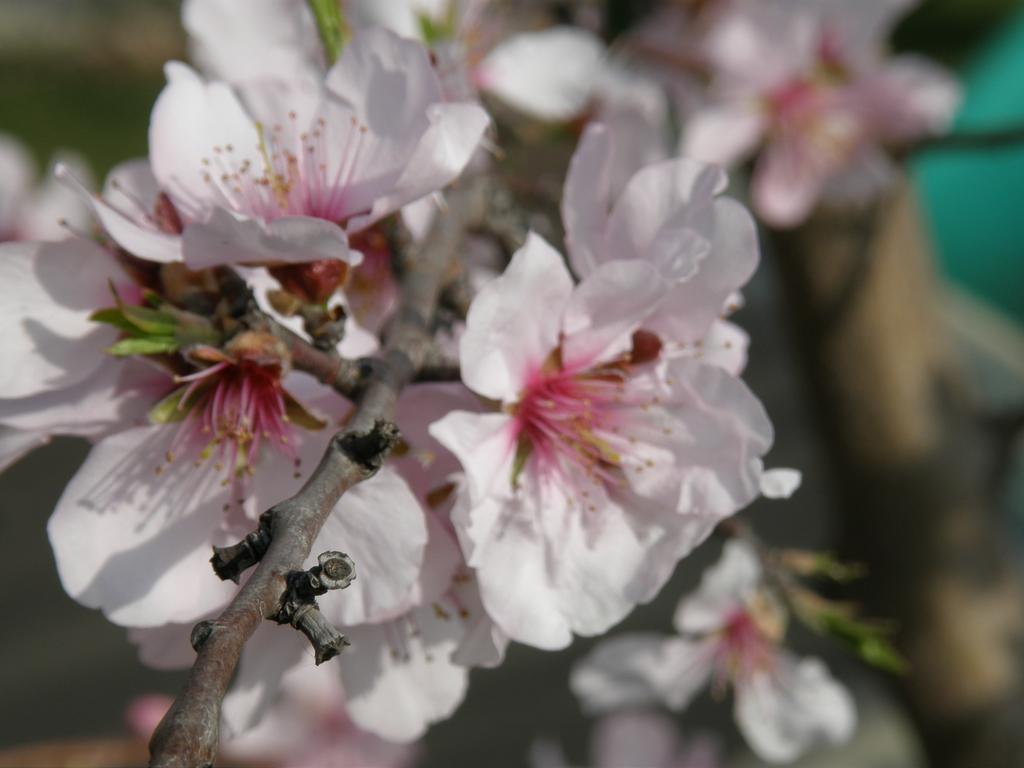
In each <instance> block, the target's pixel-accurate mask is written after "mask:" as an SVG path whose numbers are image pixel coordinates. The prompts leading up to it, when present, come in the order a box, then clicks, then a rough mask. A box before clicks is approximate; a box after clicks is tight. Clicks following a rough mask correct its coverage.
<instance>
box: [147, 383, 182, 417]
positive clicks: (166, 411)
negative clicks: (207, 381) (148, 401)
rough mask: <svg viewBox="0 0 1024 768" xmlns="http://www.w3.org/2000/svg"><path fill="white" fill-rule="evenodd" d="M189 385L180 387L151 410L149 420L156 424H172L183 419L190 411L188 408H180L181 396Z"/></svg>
mask: <svg viewBox="0 0 1024 768" xmlns="http://www.w3.org/2000/svg"><path fill="white" fill-rule="evenodd" d="M187 390H188V387H179V388H178V389H176V390H174V391H173V392H171V394H169V395H167V397H165V398H164V399H163V400H161V401H160V402H159V403H157V404H156V405H154V406H153V407H152V408H150V410H149V420H150V421H151V422H153V423H154V424H171V423H173V422H175V421H181V420H182V419H184V418H185V416H186V414H187V413H188V409H187V408H180V407H179V406H180V405H181V398H182V397H184V396H185V392H186V391H187Z"/></svg>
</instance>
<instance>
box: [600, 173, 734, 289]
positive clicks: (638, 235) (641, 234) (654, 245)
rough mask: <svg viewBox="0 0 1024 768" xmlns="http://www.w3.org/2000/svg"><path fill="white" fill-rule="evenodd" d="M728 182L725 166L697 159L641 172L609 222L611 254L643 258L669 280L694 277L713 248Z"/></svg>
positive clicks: (631, 182)
mask: <svg viewBox="0 0 1024 768" xmlns="http://www.w3.org/2000/svg"><path fill="white" fill-rule="evenodd" d="M726 183H727V179H726V176H725V173H724V172H723V171H722V169H721V168H719V167H717V166H714V165H707V164H705V163H700V162H697V161H694V160H686V159H677V160H668V161H666V162H663V163H657V164H655V165H649V166H647V167H646V168H643V169H641V170H640V171H639V172H638V173H637V174H636V175H635V176H633V178H632V179H630V181H629V183H628V184H627V185H626V188H625V189H624V190H623V191H622V194H621V195H620V196H619V199H618V201H617V202H616V203H615V207H614V209H613V210H612V214H611V217H610V218H609V220H608V231H607V245H606V247H607V249H608V252H609V253H610V254H615V257H616V258H622V259H628V258H641V259H644V260H646V261H648V262H649V263H650V264H651V265H652V266H653V267H655V268H656V269H657V270H658V271H659V272H660V273H661V274H662V275H664V277H665V278H666V279H669V280H683V279H686V278H687V277H689V276H692V275H693V274H694V273H695V272H696V271H697V269H698V268H699V265H700V262H701V261H702V260H703V259H705V258H706V257H707V255H708V253H709V252H710V250H711V244H712V239H713V237H714V235H715V234H716V233H715V205H714V196H715V195H717V194H719V193H721V192H722V191H723V190H724V189H725V186H726Z"/></svg>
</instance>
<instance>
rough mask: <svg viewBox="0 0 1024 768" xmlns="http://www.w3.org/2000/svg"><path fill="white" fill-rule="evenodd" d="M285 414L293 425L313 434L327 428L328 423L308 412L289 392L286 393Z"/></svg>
mask: <svg viewBox="0 0 1024 768" xmlns="http://www.w3.org/2000/svg"><path fill="white" fill-rule="evenodd" d="M284 414H285V416H287V417H288V421H290V422H291V423H292V424H294V425H295V426H297V427H302V428H303V429H308V430H310V431H311V432H316V431H317V430H320V429H323V428H324V427H326V426H327V422H326V421H323V420H322V419H318V418H317V417H316V416H314V415H313V414H312V413H310V412H309V411H308V410H306V406H304V405H303V404H302V403H300V402H299V401H298V400H296V399H295V398H294V397H292V396H291V395H290V394H288V392H285V393H284Z"/></svg>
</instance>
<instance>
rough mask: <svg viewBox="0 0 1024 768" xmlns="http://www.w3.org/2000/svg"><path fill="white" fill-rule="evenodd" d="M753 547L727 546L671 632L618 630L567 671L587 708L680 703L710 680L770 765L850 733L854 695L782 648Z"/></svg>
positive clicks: (815, 663) (776, 614)
mask: <svg viewBox="0 0 1024 768" xmlns="http://www.w3.org/2000/svg"><path fill="white" fill-rule="evenodd" d="M763 579H764V577H763V573H762V569H761V564H760V561H759V559H758V556H757V554H756V553H755V552H754V550H753V548H752V547H751V546H750V545H749V544H747V543H745V542H743V541H740V540H730V541H729V542H727V543H726V545H725V548H724V550H723V554H722V558H721V559H720V560H719V562H718V563H717V564H716V565H714V566H713V567H711V568H710V569H708V570H707V571H706V572H705V574H704V577H703V579H702V580H701V584H700V586H699V588H698V589H697V591H696V592H695V593H694V594H692V595H691V596H689V597H687V598H685V599H683V600H682V601H681V602H680V603H679V606H678V608H677V609H676V614H675V627H676V630H677V631H678V632H679V633H680V636H679V637H662V636H658V635H642V634H633V635H621V636H619V637H616V638H612V639H610V640H607V641H604V642H602V643H600V644H599V645H598V646H597V648H595V650H594V651H593V652H592V653H591V654H590V655H589V656H588V657H587V658H586V659H584V661H583V662H581V663H580V664H579V665H578V666H577V667H576V669H575V670H574V671H573V675H572V688H573V690H574V691H575V692H576V694H577V695H578V696H579V697H580V698H581V700H582V701H583V704H584V707H585V708H586V709H587V710H588V711H591V712H604V711H607V710H611V709H617V708H620V707H624V706H635V705H638V704H646V703H649V702H660V703H662V704H664V705H666V706H668V707H669V708H670V709H672V710H674V711H678V710H681V709H684V708H685V707H686V706H687V705H688V704H689V703H690V702H691V701H692V700H693V699H694V697H695V696H696V695H697V693H698V692H699V691H700V690H701V689H702V688H703V687H704V686H705V685H707V684H708V683H709V682H710V685H711V688H712V692H713V693H714V694H715V695H719V696H720V695H722V694H724V692H725V690H726V689H727V688H732V690H733V692H734V712H735V717H736V723H737V725H738V726H739V729H740V731H741V732H742V734H743V736H744V738H745V739H746V741H747V743H748V744H749V745H750V747H751V749H753V750H754V752H755V753H757V755H758V756H759V757H760V758H761V759H763V760H766V761H768V762H772V763H785V762H791V761H793V760H795V759H796V758H798V757H799V756H800V755H801V754H803V753H804V752H806V751H807V750H809V749H811V748H813V747H815V746H818V745H821V744H836V743H840V742H843V741H846V740H847V739H849V738H850V737H851V736H852V734H853V731H854V728H855V724H856V712H855V709H854V703H853V699H852V697H851V696H850V694H849V693H848V692H847V691H846V689H845V688H844V687H843V686H842V685H840V684H839V683H838V682H836V681H835V680H834V679H833V678H832V676H831V675H830V674H829V672H828V670H827V669H826V668H825V665H824V664H823V663H822V662H821V661H820V660H818V659H815V658H805V659H800V658H797V657H795V656H794V655H792V654H791V653H790V652H788V651H786V650H785V649H783V648H781V647H780V643H781V641H782V638H783V635H784V633H785V615H784V613H783V611H782V608H781V606H780V605H779V604H778V603H777V601H776V598H775V597H774V593H772V592H771V591H770V590H769V589H768V588H767V587H766V585H765V583H764V581H763Z"/></svg>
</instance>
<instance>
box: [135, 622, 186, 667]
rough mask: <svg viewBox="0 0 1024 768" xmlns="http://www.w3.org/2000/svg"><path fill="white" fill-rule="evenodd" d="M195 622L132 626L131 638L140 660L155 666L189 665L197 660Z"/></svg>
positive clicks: (149, 665)
mask: <svg viewBox="0 0 1024 768" xmlns="http://www.w3.org/2000/svg"><path fill="white" fill-rule="evenodd" d="M194 626H195V623H194V622H188V623H186V624H161V625H160V626H158V627H131V628H129V630H128V640H129V642H131V644H132V645H134V646H135V647H136V649H137V650H138V653H139V661H141V662H142V663H143V664H145V665H146V666H147V667H152V668H153V669H186V668H188V667H191V666H192V664H193V662H195V660H196V652H195V650H194V649H193V648H192V643H191V642H190V636H191V634H192V628H193V627H194Z"/></svg>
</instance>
